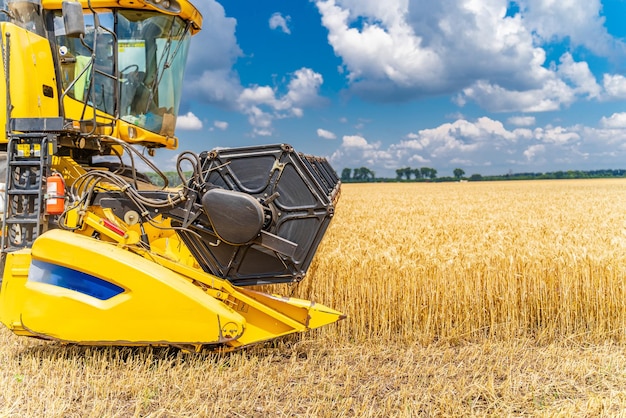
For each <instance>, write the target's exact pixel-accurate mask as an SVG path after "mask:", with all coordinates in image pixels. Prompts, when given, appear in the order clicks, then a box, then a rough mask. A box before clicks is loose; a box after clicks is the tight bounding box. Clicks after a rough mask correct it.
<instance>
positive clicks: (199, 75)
mask: <svg viewBox="0 0 626 418" xmlns="http://www.w3.org/2000/svg"><path fill="white" fill-rule="evenodd" d="M198 8H199V9H200V12H201V13H202V15H203V17H204V21H203V29H202V31H201V32H200V33H199V34H198V35H196V36H195V37H194V39H193V42H192V43H191V49H190V51H189V63H188V66H187V72H186V73H185V83H184V89H185V90H184V92H185V94H184V96H183V100H198V101H202V102H208V103H211V104H213V105H217V106H220V107H223V108H226V109H228V110H233V111H239V112H241V113H243V114H245V115H246V116H247V118H248V122H249V123H250V125H251V126H252V134H253V135H259V136H269V135H271V134H272V132H273V126H272V124H273V121H274V120H276V119H283V118H289V117H302V115H303V114H304V109H305V108H306V107H307V106H314V105H317V104H319V103H321V102H323V100H322V99H321V97H320V96H319V88H320V86H321V84H322V83H323V78H322V76H321V74H319V73H317V72H315V71H313V70H311V69H309V68H301V69H299V70H297V71H295V72H294V73H292V74H289V75H287V76H286V77H285V78H286V79H287V86H286V93H284V94H279V93H278V91H280V90H281V89H282V88H285V86H280V85H277V86H272V87H270V86H259V85H249V86H243V85H242V84H241V80H240V78H239V76H238V74H237V73H236V72H235V71H234V70H233V66H234V65H235V63H236V61H237V60H238V59H239V58H240V57H242V56H243V51H242V50H241V48H240V47H239V44H238V43H237V38H236V36H235V28H236V25H237V21H236V20H235V19H233V18H230V17H227V16H226V14H225V11H224V8H223V7H222V5H221V4H219V3H217V2H216V1H215V0H206V1H202V2H200V3H198ZM289 20H290V17H289V16H285V17H283V16H282V15H281V14H280V13H274V14H273V15H272V17H271V18H270V23H269V24H270V27H272V28H273V29H281V30H283V31H284V32H285V33H290V31H289V27H288V23H289ZM216 127H217V128H218V129H221V128H220V127H218V126H216Z"/></svg>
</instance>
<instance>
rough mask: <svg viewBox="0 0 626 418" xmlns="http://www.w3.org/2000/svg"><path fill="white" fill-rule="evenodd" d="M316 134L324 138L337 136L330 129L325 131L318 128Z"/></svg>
mask: <svg viewBox="0 0 626 418" xmlns="http://www.w3.org/2000/svg"><path fill="white" fill-rule="evenodd" d="M317 136H319V137H320V138H324V139H336V138H337V135H335V134H334V133H332V132H330V131H327V130H326V129H318V130H317Z"/></svg>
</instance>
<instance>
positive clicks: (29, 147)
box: [1, 132, 53, 254]
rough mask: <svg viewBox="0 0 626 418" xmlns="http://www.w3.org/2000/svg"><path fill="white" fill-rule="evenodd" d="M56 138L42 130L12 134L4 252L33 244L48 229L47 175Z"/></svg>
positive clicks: (2, 246) (6, 187) (8, 161)
mask: <svg viewBox="0 0 626 418" xmlns="http://www.w3.org/2000/svg"><path fill="white" fill-rule="evenodd" d="M52 137H53V135H51V134H49V133H42V132H29V133H22V134H11V135H10V136H9V142H8V144H7V176H6V185H5V192H4V204H5V210H4V213H3V216H2V227H3V228H2V231H3V233H2V244H1V251H2V253H3V254H4V253H7V252H11V251H15V250H19V249H21V248H27V247H30V246H32V245H33V242H34V241H35V239H36V238H37V237H38V236H39V235H41V234H42V233H43V232H45V230H46V229H47V226H48V222H47V216H45V211H44V206H43V205H44V204H45V202H44V196H45V183H46V177H47V176H48V175H49V174H50V173H49V172H48V171H49V168H48V167H50V158H51V156H50V152H49V148H50V147H49V144H50V143H51V142H52V141H53V138H52Z"/></svg>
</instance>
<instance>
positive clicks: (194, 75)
mask: <svg viewBox="0 0 626 418" xmlns="http://www.w3.org/2000/svg"><path fill="white" fill-rule="evenodd" d="M197 7H198V9H199V10H200V12H201V13H202V16H203V24H202V30H201V31H200V33H198V34H197V35H196V36H194V37H193V40H192V42H191V46H190V49H189V54H188V63H187V67H186V71H185V83H184V84H183V88H184V89H185V95H184V96H183V97H185V98H190V99H200V100H202V101H205V102H210V103H214V104H218V105H222V106H225V107H230V108H233V104H234V103H235V100H236V98H237V97H238V96H239V92H240V90H241V83H240V81H239V77H238V75H237V74H236V73H235V72H234V71H233V70H232V66H233V65H234V63H235V61H236V60H237V59H238V58H239V57H241V56H242V55H243V52H242V51H241V48H240V47H239V45H238V44H237V39H236V37H235V26H236V24H237V21H236V20H235V19H233V18H230V17H226V14H225V11H224V7H222V5H221V4H219V3H217V2H216V1H215V0H206V1H202V2H199V3H198V4H197Z"/></svg>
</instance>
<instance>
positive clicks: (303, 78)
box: [237, 68, 324, 136]
mask: <svg viewBox="0 0 626 418" xmlns="http://www.w3.org/2000/svg"><path fill="white" fill-rule="evenodd" d="M323 82H324V79H323V78H322V76H321V74H319V73H316V72H315V71H313V70H311V69H309V68H301V69H299V70H297V71H295V72H294V73H293V74H291V79H290V80H289V83H288V85H287V92H286V93H285V94H284V95H282V96H279V95H277V90H276V88H271V87H269V86H252V87H248V88H245V89H243V90H242V91H241V93H240V95H239V97H238V98H237V107H238V109H239V110H240V111H241V112H243V113H245V114H246V115H247V116H248V122H249V123H250V125H252V128H253V134H255V135H260V136H269V135H271V134H272V131H273V128H272V122H273V121H274V120H275V119H284V118H288V117H298V118H299V117H302V115H303V114H304V111H303V107H305V106H310V105H314V104H316V103H319V102H320V101H321V100H322V99H321V98H320V96H319V88H320V86H321V85H322V83H323Z"/></svg>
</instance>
